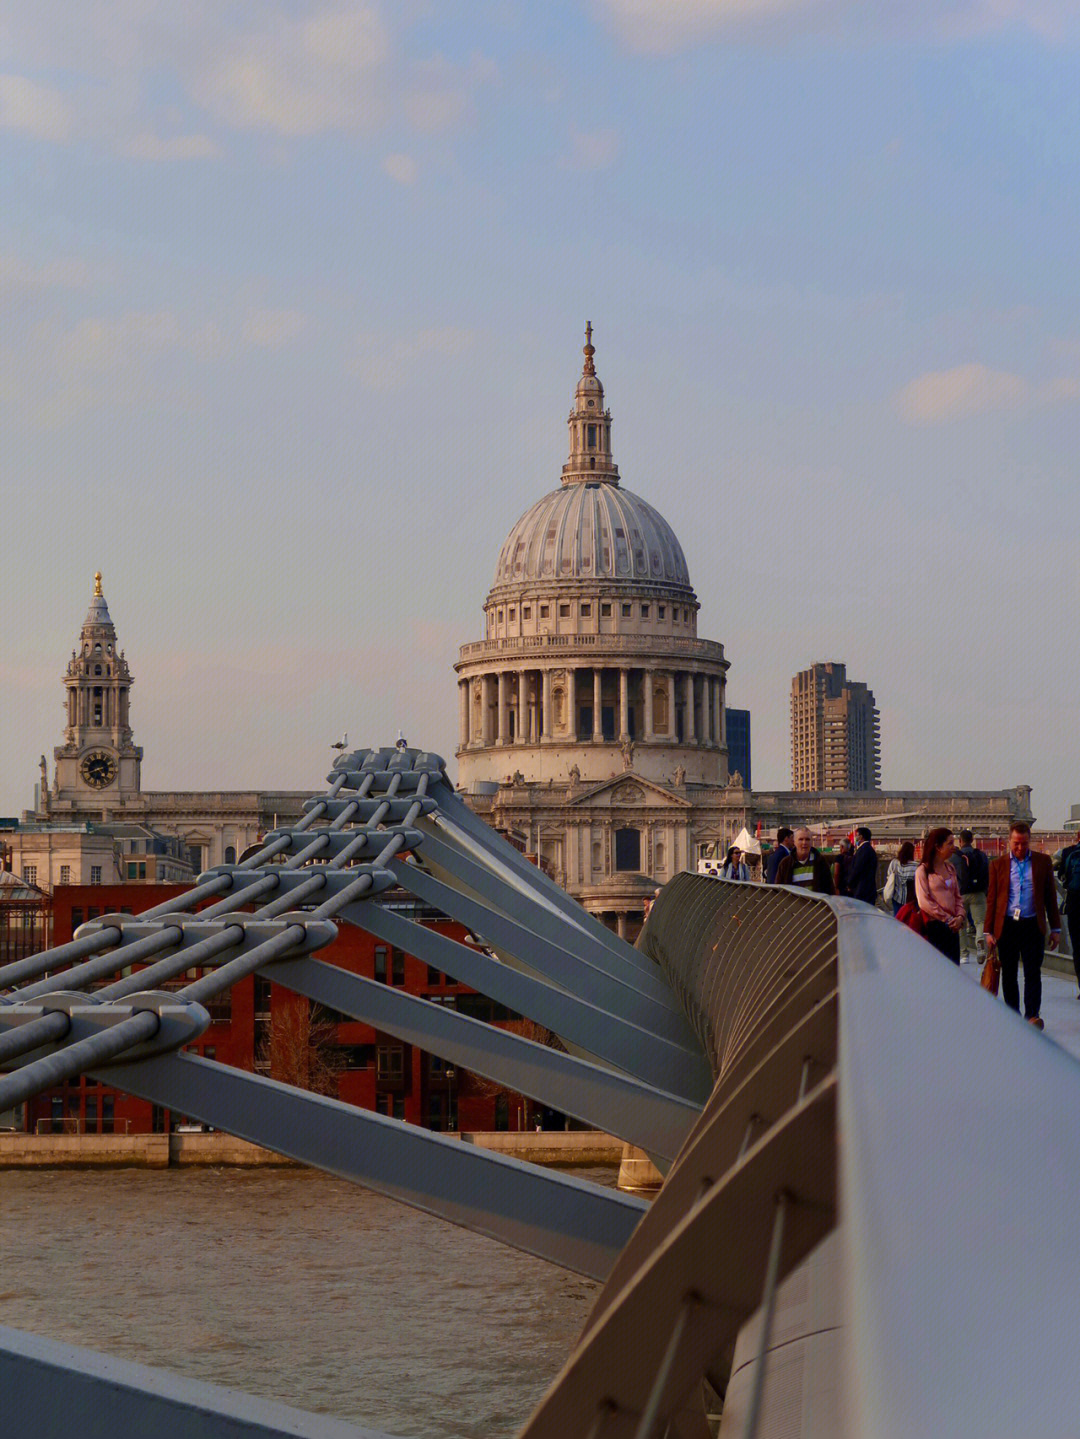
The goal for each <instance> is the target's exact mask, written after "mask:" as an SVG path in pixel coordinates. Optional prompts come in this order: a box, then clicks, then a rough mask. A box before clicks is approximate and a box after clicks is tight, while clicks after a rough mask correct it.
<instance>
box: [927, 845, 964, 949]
mask: <svg viewBox="0 0 1080 1439" xmlns="http://www.w3.org/2000/svg"><path fill="white" fill-rule="evenodd" d="M955 848H956V842H955V840H954V839H953V834H952V830H951V829H945V828H941V829H932V830H931V831H930V833H929V834H928V835H927V836H926V838H925V839H924V840H923V850H922V863H921V864H920V865H919V867H918V869H917V870H916V871H915V898H916V901H917V902H918V906H919V912H920V913H921V914H922V917H923V938H924V939H927V940H929V941H930V943H931V944H932V945H933V946H934V948H935V949H936V950H937V951H938V952H939V953H940V954H943V955H944V956H945V958H946V959H951V960H952V962H953V964H959V963H960V926H961V925H962V924H964V922H965V921H964V905H963V901H962V900H961V898H960V883H959V881H958V880H957V878H956V870H955V869H953V867H952V865H951V864H950V863H949V859H950V857H951V855H952V852H953V850H954V849H955Z"/></svg>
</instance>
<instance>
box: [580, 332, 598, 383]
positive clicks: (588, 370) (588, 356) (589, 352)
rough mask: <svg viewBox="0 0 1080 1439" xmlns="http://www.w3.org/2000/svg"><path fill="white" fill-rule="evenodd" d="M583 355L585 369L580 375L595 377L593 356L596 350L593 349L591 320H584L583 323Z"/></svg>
mask: <svg viewBox="0 0 1080 1439" xmlns="http://www.w3.org/2000/svg"><path fill="white" fill-rule="evenodd" d="M584 353H585V368H584V370H583V371H582V374H584V375H595V374H596V366H595V365H594V364H593V356H594V355H595V354H596V350H595V349H594V348H593V342H592V321H591V320H586V321H585V351H584Z"/></svg>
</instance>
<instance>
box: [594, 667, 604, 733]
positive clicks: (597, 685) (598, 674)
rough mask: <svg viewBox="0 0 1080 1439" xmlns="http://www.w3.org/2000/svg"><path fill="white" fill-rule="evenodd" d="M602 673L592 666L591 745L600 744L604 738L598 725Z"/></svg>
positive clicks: (599, 724)
mask: <svg viewBox="0 0 1080 1439" xmlns="http://www.w3.org/2000/svg"><path fill="white" fill-rule="evenodd" d="M603 678H604V672H603V670H601V669H600V668H599V666H597V665H594V666H593V672H592V737H593V744H600V743H601V741H602V740H603V738H604V728H603V725H602V724H601V723H600V701H601V699H602V698H603V695H602V689H601V687H602V682H603Z"/></svg>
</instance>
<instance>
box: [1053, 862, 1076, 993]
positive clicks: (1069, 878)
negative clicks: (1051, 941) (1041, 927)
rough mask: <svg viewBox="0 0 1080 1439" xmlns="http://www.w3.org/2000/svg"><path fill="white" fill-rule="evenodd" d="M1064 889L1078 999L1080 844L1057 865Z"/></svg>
mask: <svg viewBox="0 0 1080 1439" xmlns="http://www.w3.org/2000/svg"><path fill="white" fill-rule="evenodd" d="M1058 873H1059V874H1060V875H1061V884H1062V888H1063V889H1064V891H1065V918H1066V920H1067V922H1068V925H1069V948H1070V949H1071V950H1072V962H1073V970H1074V971H1075V974H1076V997H1077V999H1080V952H1078V951H1080V845H1077V844H1072V845H1070V846H1069V847H1068V849H1066V850H1065V852H1064V853H1063V854H1062V856H1061V864H1060V865H1059V867H1058Z"/></svg>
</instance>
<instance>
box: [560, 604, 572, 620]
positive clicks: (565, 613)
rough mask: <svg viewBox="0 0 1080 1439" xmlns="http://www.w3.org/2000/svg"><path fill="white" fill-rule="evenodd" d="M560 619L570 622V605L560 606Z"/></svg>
mask: <svg viewBox="0 0 1080 1439" xmlns="http://www.w3.org/2000/svg"><path fill="white" fill-rule="evenodd" d="M559 618H560V619H563V620H568V619H569V618H570V606H569V605H560V606H559Z"/></svg>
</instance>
